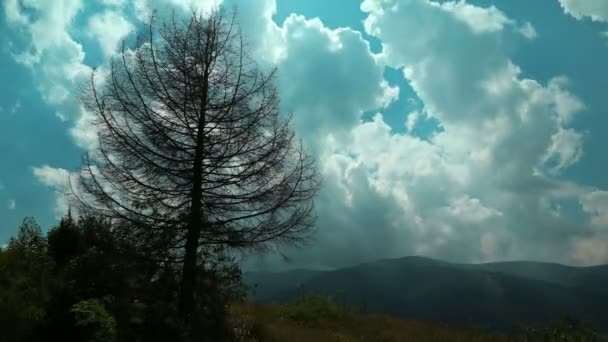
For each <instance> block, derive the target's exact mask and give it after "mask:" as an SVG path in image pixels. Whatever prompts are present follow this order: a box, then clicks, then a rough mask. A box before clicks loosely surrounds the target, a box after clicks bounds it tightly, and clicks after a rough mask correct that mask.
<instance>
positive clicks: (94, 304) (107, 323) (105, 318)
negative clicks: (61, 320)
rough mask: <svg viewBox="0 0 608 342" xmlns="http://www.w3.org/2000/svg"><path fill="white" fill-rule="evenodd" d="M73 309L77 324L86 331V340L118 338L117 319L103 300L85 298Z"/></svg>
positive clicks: (108, 340) (100, 341)
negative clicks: (107, 308)
mask: <svg viewBox="0 0 608 342" xmlns="http://www.w3.org/2000/svg"><path fill="white" fill-rule="evenodd" d="M71 311H72V312H73V313H74V316H75V318H76V326H78V327H80V328H82V329H83V331H84V332H85V336H86V340H88V341H91V342H93V341H95V342H97V341H99V342H110V341H115V340H116V320H114V317H113V316H112V315H111V314H110V313H109V312H108V311H107V310H106V308H105V306H104V305H103V303H102V302H101V301H99V300H97V299H88V300H83V301H81V302H78V303H76V304H74V306H73V307H72V310H71Z"/></svg>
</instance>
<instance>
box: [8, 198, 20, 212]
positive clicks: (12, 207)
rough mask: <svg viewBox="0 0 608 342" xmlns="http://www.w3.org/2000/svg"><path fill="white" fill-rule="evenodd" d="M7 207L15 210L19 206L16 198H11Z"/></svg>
mask: <svg viewBox="0 0 608 342" xmlns="http://www.w3.org/2000/svg"><path fill="white" fill-rule="evenodd" d="M6 206H7V208H8V210H15V208H16V207H17V202H16V201H15V200H14V199H9V200H8V201H7V205H6Z"/></svg>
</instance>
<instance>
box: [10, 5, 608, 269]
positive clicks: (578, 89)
mask: <svg viewBox="0 0 608 342" xmlns="http://www.w3.org/2000/svg"><path fill="white" fill-rule="evenodd" d="M220 4H222V5H224V6H229V7H232V6H234V5H236V6H237V8H238V12H239V24H240V26H241V28H242V30H243V33H244V35H245V37H246V39H247V41H248V43H249V46H250V47H251V53H252V55H253V56H254V57H255V58H256V60H257V61H258V62H259V63H260V65H262V66H264V67H277V68H278V76H277V79H276V85H277V88H278V89H279V95H280V98H281V110H282V111H283V112H291V113H293V115H294V129H295V131H296V133H297V135H298V137H300V138H301V139H302V141H303V142H304V144H305V146H306V148H307V149H308V150H309V152H310V153H311V154H313V155H314V156H315V158H316V159H317V161H318V166H319V170H320V171H321V173H322V175H323V187H322V189H321V191H320V193H319V195H318V198H317V199H316V213H317V216H318V220H317V227H316V228H317V232H316V234H315V238H314V240H313V241H312V242H311V243H310V244H309V245H307V246H305V247H303V248H298V249H294V248H289V247H283V248H281V249H279V250H278V251H275V252H274V253H271V254H268V255H264V256H260V257H255V258H254V257H248V258H247V259H246V262H245V263H246V264H247V265H248V267H252V268H274V269H277V268H300V267H306V268H335V267H342V266H347V265H353V264H356V263H359V262H365V261H370V260H376V259H381V258H392V257H401V256H406V255H422V256H428V257H434V258H439V259H443V260H450V261H457V262H486V261H496V260H522V259H525V260H538V261H552V262H561V263H566V264H572V265H593V264H601V263H608V176H606V171H605V169H606V167H607V166H608V153H607V152H606V150H605V146H606V145H607V143H608V134H606V132H607V131H608V113H607V110H606V108H608V96H606V94H605V92H606V89H608V1H605V0H543V1H529V0H509V1H498V0H476V1H474V0H470V1H433V0H363V1H356V0H341V1H327V0H306V1H296V0H223V1H222V0H206V1H200V0H97V1H89V0H56V1H48V0H3V6H2V7H1V8H0V75H2V79H3V82H0V244H1V243H5V242H6V241H7V240H8V239H9V238H10V236H12V235H13V234H14V233H15V232H16V229H17V227H18V226H19V223H20V222H21V220H22V219H23V218H24V217H25V216H35V217H36V219H37V220H38V222H39V223H40V224H41V225H42V226H43V227H44V229H48V228H49V227H51V226H52V225H54V224H56V223H57V220H58V218H59V217H61V215H63V214H65V212H66V210H67V202H66V200H65V198H64V193H65V192H66V190H67V189H66V187H67V184H68V181H67V180H68V177H69V175H70V174H71V173H72V172H75V171H77V170H78V167H79V165H80V157H81V155H82V154H83V153H86V151H88V150H92V149H94V148H95V137H96V134H95V130H94V127H92V125H91V124H90V119H91V115H90V114H89V113H87V112H86V111H85V110H84V109H83V108H82V106H81V104H80V102H79V98H78V86H79V84H82V82H84V81H86V80H87V79H88V77H90V74H91V71H92V70H93V69H94V68H95V69H99V70H104V69H105V70H107V67H108V61H109V60H110V58H112V56H115V55H116V54H117V53H118V51H119V47H120V45H121V41H122V40H123V39H128V38H130V37H133V35H134V34H135V33H136V32H137V30H138V29H141V28H142V26H143V25H145V24H146V21H147V19H148V17H149V15H150V13H151V10H152V9H157V10H158V11H159V12H158V13H159V15H160V16H163V15H166V14H167V13H170V11H171V10H172V9H173V10H175V11H177V13H186V12H187V11H188V10H190V9H192V8H195V9H199V10H202V11H208V10H210V9H212V8H214V7H215V6H218V5H220ZM278 252H280V253H278Z"/></svg>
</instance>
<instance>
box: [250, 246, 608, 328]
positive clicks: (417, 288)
mask: <svg viewBox="0 0 608 342" xmlns="http://www.w3.org/2000/svg"><path fill="white" fill-rule="evenodd" d="M244 278H245V283H246V284H249V285H253V284H256V285H257V286H256V287H255V288H254V291H253V295H254V297H255V298H256V299H257V300H259V301H275V302H285V301H290V300H292V299H294V298H296V297H298V296H301V295H302V294H308V293H315V294H327V295H331V296H333V297H334V298H335V299H336V300H337V301H338V302H341V303H344V304H348V305H354V306H358V307H363V308H365V309H366V310H368V311H373V312H383V313H389V314H393V315H397V316H400V317H404V318H416V319H425V320H435V321H443V322H446V323H455V324H459V325H465V326H473V327H480V328H487V329H492V330H500V331H511V330H514V329H518V328H521V327H530V326H536V325H544V324H548V323H550V322H553V321H557V320H559V319H560V318H562V317H563V316H564V315H570V316H573V317H576V318H578V319H581V320H583V321H586V322H589V323H590V324H591V325H592V326H593V327H594V328H595V329H597V330H599V331H602V332H608V315H606V311H607V310H608V288H607V287H606V284H607V280H608V267H607V266H596V267H571V266H565V265H560V264H552V263H536V262H502V263H486V264H456V263H448V262H443V261H438V260H433V259H427V258H421V257H406V258H401V259H391V260H381V261H377V262H372V263H365V264H361V265H357V266H354V267H348V268H343V269H338V270H332V271H307V270H298V271H289V272H283V273H258V272H252V273H246V274H245V275H244Z"/></svg>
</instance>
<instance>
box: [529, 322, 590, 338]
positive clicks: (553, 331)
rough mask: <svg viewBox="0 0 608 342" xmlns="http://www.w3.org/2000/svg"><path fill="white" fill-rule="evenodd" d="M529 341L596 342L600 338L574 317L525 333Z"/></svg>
mask: <svg viewBox="0 0 608 342" xmlns="http://www.w3.org/2000/svg"><path fill="white" fill-rule="evenodd" d="M525 339H526V340H527V341H539V342H545V341H547V342H596V341H601V339H600V336H599V335H598V334H597V333H596V332H595V331H594V330H593V329H591V328H590V327H589V326H587V325H586V324H584V323H583V322H581V321H580V320H578V319H575V318H573V317H564V318H563V319H562V320H560V321H559V322H557V323H556V324H554V325H552V326H549V327H545V328H540V329H539V328H531V329H528V330H527V331H526V332H525Z"/></svg>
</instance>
